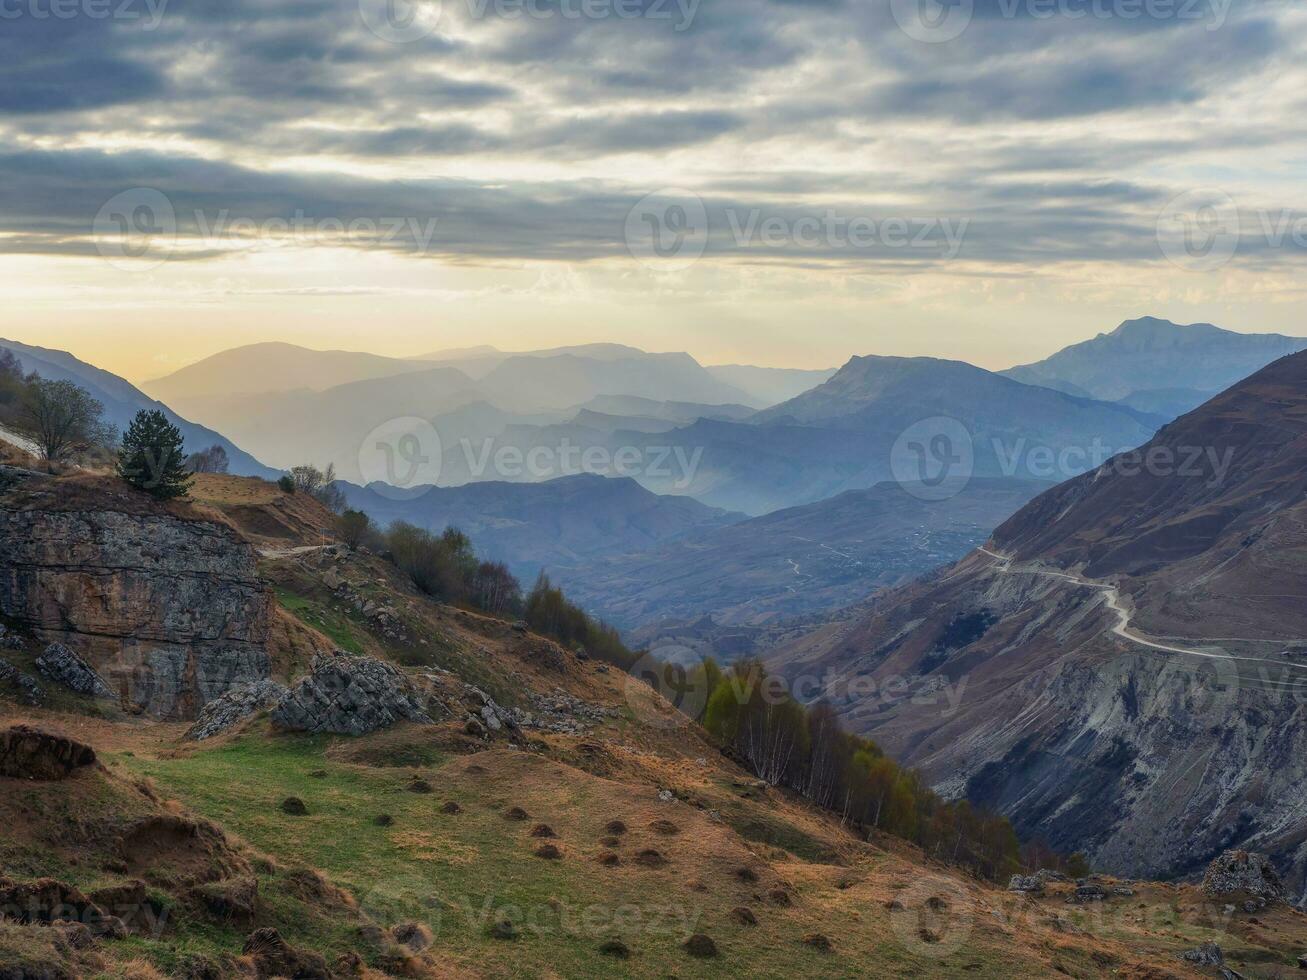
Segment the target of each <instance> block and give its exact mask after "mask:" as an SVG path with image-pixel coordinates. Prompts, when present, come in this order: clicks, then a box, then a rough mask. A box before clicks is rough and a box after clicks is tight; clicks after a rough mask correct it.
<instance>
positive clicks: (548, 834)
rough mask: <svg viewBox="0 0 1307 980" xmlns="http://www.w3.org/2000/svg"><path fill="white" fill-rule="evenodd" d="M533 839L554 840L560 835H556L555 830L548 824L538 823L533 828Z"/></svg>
mask: <svg viewBox="0 0 1307 980" xmlns="http://www.w3.org/2000/svg"><path fill="white" fill-rule="evenodd" d="M531 836H532V837H545V838H554V837H557V836H558V835H557V834H556V833H554V828H553V827H551V826H549V824H547V823H538V824H536V825H535V826H534V827H532V828H531Z"/></svg>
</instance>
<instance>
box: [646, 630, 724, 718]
mask: <svg viewBox="0 0 1307 980" xmlns="http://www.w3.org/2000/svg"><path fill="white" fill-rule="evenodd" d="M650 690H653V691H654V692H656V693H657V694H660V695H662V698H663V699H664V700H665V701H666V702H667V703H668V704H670V705H671V706H672V708H674V709H676V710H674V711H667V710H665V708H664V707H663V705H662V704H661V703H660V702H659V701H658V699H657V698H651V697H650V696H649V692H650ZM711 693H712V692H711V691H709V690H708V685H707V677H706V675H705V674H704V670H703V656H702V654H700V653H699V652H698V651H696V650H692V649H691V648H690V647H685V646H680V645H679V644H663V645H661V646H658V647H655V648H654V649H652V650H650V651H649V652H648V653H646V654H645V655H644V656H643V657H641V658H640V659H639V660H637V661H636V662H635V663H634V664H633V665H632V666H631V669H630V670H629V671H627V675H626V701H627V704H629V705H630V706H631V709H632V710H633V711H634V712H635V714H636V716H637V717H638V718H639V719H640V720H641V721H642V722H644V723H645V724H646V725H649V726H651V727H656V728H683V727H684V726H686V725H688V724H690V722H691V721H695V720H697V719H698V718H700V717H701V716H702V715H703V710H704V708H706V707H707V706H708V696H709V695H710V694H711Z"/></svg>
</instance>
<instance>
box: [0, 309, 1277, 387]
mask: <svg viewBox="0 0 1307 980" xmlns="http://www.w3.org/2000/svg"><path fill="white" fill-rule="evenodd" d="M1142 317H1157V318H1159V319H1163V320H1172V321H1173V322H1176V323H1180V324H1188V323H1213V324H1214V325H1215V326H1217V327H1220V328H1221V329H1223V330H1229V331H1231V332H1234V333H1244V334H1252V333H1282V334H1285V335H1287V336H1291V337H1292V336H1299V335H1300V334H1299V333H1298V332H1295V331H1294V329H1293V328H1292V326H1287V327H1285V328H1283V329H1275V328H1267V329H1250V328H1249V325H1247V324H1242V323H1227V322H1221V321H1220V320H1210V319H1206V318H1201V317H1200V318H1196V319H1192V320H1189V319H1184V320H1181V319H1177V318H1175V317H1167V316H1163V315H1161V314H1158V313H1156V312H1150V311H1147V310H1142V311H1139V312H1136V313H1132V314H1130V315H1128V316H1118V318H1117V319H1115V320H1112V321H1111V322H1107V323H1103V324H1101V325H1098V326H1097V327H1094V328H1091V329H1089V330H1087V332H1085V333H1083V334H1075V333H1073V332H1072V331H1070V330H1069V329H1059V330H1057V331H1050V336H1057V337H1059V338H1061V339H1059V340H1057V341H1056V342H1047V341H1046V342H1039V341H1040V340H1041V339H1042V338H1031V339H1030V342H1029V343H1028V344H1027V345H1026V347H1025V351H1026V353H1024V354H1019V355H1017V356H1016V357H1015V358H1011V357H1009V358H1003V357H999V356H997V355H994V354H992V353H991V348H988V347H983V348H973V347H972V345H971V344H970V343H968V338H966V337H958V336H957V334H956V332H954V331H948V330H947V329H945V328H943V327H942V325H937V326H938V327H939V328H940V334H939V335H940V336H941V337H944V338H950V339H952V340H954V341H956V342H957V344H958V348H959V349H958V350H954V349H939V348H935V347H931V348H930V349H922V345H921V344H920V343H919V342H918V343H917V344H915V345H914V343H913V342H912V338H908V337H902V336H897V335H883V336H881V337H880V339H881V340H883V341H884V342H885V347H886V348H888V349H880V348H876V347H871V346H867V347H864V348H856V347H851V348H849V349H847V350H845V351H844V352H843V353H840V352H839V351H837V350H834V349H833V348H832V354H831V356H830V358H829V359H828V360H826V361H822V360H821V359H820V356H819V355H817V354H813V353H809V354H808V355H807V356H806V357H804V358H801V359H796V361H788V360H770V361H769V359H768V358H766V357H764V356H761V354H763V353H765V352H759V353H757V354H754V355H751V354H750V353H749V351H748V350H742V351H740V352H739V354H738V356H736V357H735V358H733V359H731V358H729V357H727V356H724V353H723V355H720V356H716V357H714V356H713V353H712V352H714V351H720V350H721V348H720V347H714V346H709V345H702V346H700V347H698V348H695V347H690V348H671V347H658V346H645V345H644V344H641V343H639V342H637V341H638V338H625V337H620V336H613V335H612V334H609V335H603V336H587V335H581V336H579V337H578V339H577V340H575V341H568V340H563V339H561V338H559V339H557V340H556V341H555V342H551V341H550V337H549V336H545V337H542V342H541V343H540V344H539V345H538V346H534V347H532V346H509V343H510V342H511V340H505V341H503V342H500V343H495V342H494V338H487V337H485V335H484V333H483V334H482V337H481V339H479V340H474V341H473V342H470V343H466V344H464V343H452V344H444V343H442V342H441V341H442V340H444V339H445V338H443V337H439V336H435V335H432V336H430V337H429V338H427V339H428V341H429V342H430V343H429V345H427V346H422V345H423V341H422V340H421V339H411V338H410V339H408V340H407V341H406V342H403V341H401V340H399V339H396V340H394V341H392V342H390V343H381V344H377V343H368V344H364V343H357V342H356V343H353V344H350V343H349V338H347V337H342V338H341V340H342V343H341V345H328V344H326V343H325V342H324V338H322V337H318V336H312V335H308V336H306V335H305V334H304V333H302V332H291V331H282V332H280V333H275V334H268V335H265V336H255V337H254V338H252V339H242V340H241V341H240V342H225V341H224V338H222V337H207V336H206V337H205V338H204V339H203V340H198V341H193V342H192V343H191V344H189V345H186V346H174V347H173V348H172V354H171V355H170V357H169V358H168V359H167V360H164V359H162V358H161V357H159V356H158V354H157V352H151V351H150V350H149V349H148V348H147V349H144V350H138V349H134V348H132V347H131V346H130V344H127V345H125V344H124V343H123V337H122V335H121V333H120V332H117V333H115V335H114V336H111V337H103V338H100V337H96V336H95V335H94V334H93V333H91V332H79V331H59V332H58V333H56V334H55V335H54V336H48V335H46V331H44V330H42V331H24V330H21V329H18V330H15V329H12V328H10V327H8V326H0V337H3V338H4V339H7V340H12V341H16V342H18V343H23V344H28V345H31V346H35V347H46V348H50V349H55V350H65V351H67V352H68V353H70V354H72V355H73V356H75V357H77V358H78V359H80V360H82V361H85V362H87V363H89V364H92V365H94V366H95V367H99V368H103V369H104V370H106V371H110V372H112V373H114V374H117V375H119V376H120V377H122V378H124V379H126V380H128V381H130V382H132V383H133V384H137V385H139V384H143V383H147V382H151V381H155V380H158V379H160V378H164V377H167V376H168V375H170V374H172V373H174V372H176V371H178V370H180V369H182V368H184V367H188V366H190V365H192V364H196V363H198V362H200V361H203V360H205V359H206V358H209V357H212V356H213V355H215V354H219V353H222V352H224V351H228V350H232V349H235V348H238V347H246V346H251V345H255V344H261V343H285V344H290V345H293V346H296V347H303V348H306V349H309V350H314V351H343V352H349V353H357V354H375V355H380V356H383V357H394V358H400V359H417V358H420V357H422V356H423V355H427V354H432V353H436V352H439V351H454V350H458V349H461V348H475V347H483V346H484V347H494V348H496V349H497V350H498V351H500V352H501V353H529V352H531V351H535V350H544V349H551V348H556V347H574V346H583V345H586V344H600V343H612V344H623V345H626V346H630V347H636V348H639V349H641V350H644V351H647V352H649V353H687V354H689V355H690V356H691V357H693V358H694V359H695V360H696V361H698V362H699V363H700V364H702V365H704V366H705V367H715V366H718V365H730V364H746V365H753V366H757V367H770V368H797V369H807V370H827V369H832V368H838V367H841V366H842V365H844V364H845V363H847V362H848V360H849V359H850V358H852V357H864V356H867V355H881V356H902V357H936V358H942V359H945V360H958V361H967V362H968V363H972V364H975V365H977V366H979V367H983V368H986V369H988V370H991V371H998V370H1003V369H1005V368H1009V367H1014V366H1016V365H1018V364H1025V363H1030V362H1034V361H1038V360H1042V359H1043V358H1045V357H1047V356H1049V355H1051V354H1054V353H1056V352H1057V351H1059V350H1062V349H1063V348H1065V347H1067V346H1069V345H1071V344H1076V343H1080V342H1082V341H1086V340H1090V339H1092V338H1094V337H1096V336H1098V335H1099V334H1103V333H1111V332H1112V331H1113V330H1115V329H1116V328H1117V327H1118V326H1120V324H1121V323H1123V322H1125V321H1127V320H1135V319H1139V318H1142ZM3 322H4V321H3V319H0V323H3ZM6 331H7V332H6ZM61 337H64V338H66V340H63V341H61V340H60V338H61ZM356 339H357V337H356ZM653 342H654V343H655V344H656V338H653ZM186 351H189V352H190V353H189V354H185V353H183V352H186ZM968 351H970V352H971V354H972V356H967V352H968ZM986 354H989V356H986Z"/></svg>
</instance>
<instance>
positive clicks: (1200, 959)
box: [1180, 943, 1225, 966]
mask: <svg viewBox="0 0 1307 980" xmlns="http://www.w3.org/2000/svg"><path fill="white" fill-rule="evenodd" d="M1180 959H1182V960H1184V961H1185V962H1186V963H1194V964H1196V965H1198V966H1224V965H1225V955H1224V954H1223V953H1222V952H1221V947H1220V946H1218V945H1216V943H1203V945H1201V946H1198V947H1196V948H1195V949H1189V950H1185V951H1184V952H1183V953H1181V954H1180Z"/></svg>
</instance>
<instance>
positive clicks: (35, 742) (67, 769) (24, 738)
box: [0, 725, 95, 782]
mask: <svg viewBox="0 0 1307 980" xmlns="http://www.w3.org/2000/svg"><path fill="white" fill-rule="evenodd" d="M93 765H95V750H94V749H92V748H91V747H90V746H89V745H83V744H82V743H81V742H76V741H73V740H72V739H71V738H64V737H63V736H62V735H52V734H50V733H49V732H43V731H41V730H40V729H39V728H32V727H30V726H28V725H14V726H13V727H12V728H9V729H7V730H5V731H3V732H0V777H6V778H9V779H32V780H37V781H40V782H54V781H57V780H60V779H67V778H68V777H69V776H71V775H72V774H73V773H74V772H75V771H77V770H78V769H82V768H85V767H86V766H93Z"/></svg>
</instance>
